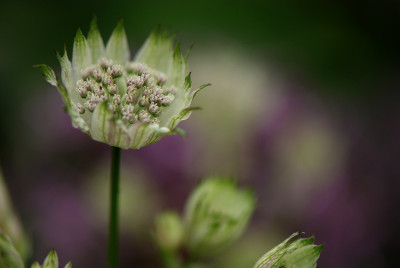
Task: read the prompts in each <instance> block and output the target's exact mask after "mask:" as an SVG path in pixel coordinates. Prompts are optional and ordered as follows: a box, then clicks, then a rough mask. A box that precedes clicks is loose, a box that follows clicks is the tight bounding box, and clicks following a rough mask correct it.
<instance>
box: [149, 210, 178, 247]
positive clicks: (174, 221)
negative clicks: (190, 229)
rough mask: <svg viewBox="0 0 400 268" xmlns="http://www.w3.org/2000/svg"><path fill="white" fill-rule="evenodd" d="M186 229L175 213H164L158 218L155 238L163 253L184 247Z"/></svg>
mask: <svg viewBox="0 0 400 268" xmlns="http://www.w3.org/2000/svg"><path fill="white" fill-rule="evenodd" d="M183 236H184V227H183V223H182V220H181V218H180V217H179V216H178V215H177V214H176V213H175V212H164V213H162V214H161V215H159V216H158V217H157V218H156V221H155V230H154V238H155V242H156V244H157V246H158V247H159V248H160V249H161V250H163V251H170V252H173V251H176V250H178V249H179V247H180V246H181V245H182V242H183Z"/></svg>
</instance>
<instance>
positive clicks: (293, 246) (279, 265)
mask: <svg viewBox="0 0 400 268" xmlns="http://www.w3.org/2000/svg"><path fill="white" fill-rule="evenodd" d="M296 236H298V233H294V234H292V235H291V236H290V237H289V238H287V239H286V240H285V241H283V242H282V243H281V244H279V245H277V246H276V247H274V248H273V249H271V250H270V251H269V252H267V253H266V254H265V255H264V256H262V257H261V258H260V259H259V260H258V262H257V263H256V264H255V265H254V268H315V267H317V260H318V258H319V255H320V254H321V251H322V249H323V248H324V246H323V245H315V244H313V242H314V238H313V237H309V238H300V239H299V238H297V239H294V237H296Z"/></svg>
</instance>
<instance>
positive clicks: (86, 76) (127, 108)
mask: <svg viewBox="0 0 400 268" xmlns="http://www.w3.org/2000/svg"><path fill="white" fill-rule="evenodd" d="M165 82H166V75H165V74H164V73H161V72H158V71H156V70H154V69H151V68H149V67H148V66H147V65H145V64H142V63H136V62H131V63H128V64H127V66H126V68H124V67H123V66H121V65H119V64H113V62H112V61H111V60H109V59H106V58H102V59H100V60H99V62H98V64H96V65H93V66H91V67H89V68H88V69H86V70H85V71H83V73H82V78H81V79H80V80H78V81H77V83H76V91H77V92H78V94H79V95H80V97H81V98H82V99H84V101H83V105H82V104H79V103H78V104H77V105H75V109H76V111H77V112H79V113H80V114H83V113H85V111H86V110H88V111H89V112H93V111H94V109H95V108H96V106H97V105H98V104H99V103H102V102H107V107H108V109H109V110H110V111H111V112H113V114H114V116H115V117H116V119H119V118H120V119H122V121H123V122H124V123H125V124H127V125H130V124H134V123H136V122H138V121H140V122H142V123H149V124H156V123H159V120H158V118H157V117H158V116H159V115H160V113H161V112H162V110H163V108H164V107H166V106H169V105H170V104H171V103H172V102H173V101H174V98H175V93H176V89H175V88H168V89H166V88H165V87H163V86H164V85H165Z"/></svg>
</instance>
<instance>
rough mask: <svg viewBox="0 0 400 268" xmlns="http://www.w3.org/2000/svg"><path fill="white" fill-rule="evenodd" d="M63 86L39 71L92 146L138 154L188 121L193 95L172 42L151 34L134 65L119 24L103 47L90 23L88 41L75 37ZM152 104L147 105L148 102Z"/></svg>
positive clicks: (46, 69) (46, 71) (44, 67)
mask: <svg viewBox="0 0 400 268" xmlns="http://www.w3.org/2000/svg"><path fill="white" fill-rule="evenodd" d="M57 57H58V60H59V61H60V64H61V81H60V80H59V79H57V77H56V75H55V73H54V71H53V70H52V69H51V68H50V67H49V66H47V65H44V64H40V65H37V66H36V67H39V68H40V69H41V71H42V74H43V76H44V77H45V79H46V80H47V81H48V82H49V83H50V84H52V85H53V86H56V87H57V89H58V90H59V92H60V93H61V96H62V98H63V101H64V103H65V108H66V111H67V112H68V114H69V115H70V117H71V119H72V124H73V126H74V127H76V128H79V129H80V130H81V131H83V132H84V133H86V134H88V135H89V136H90V137H92V138H93V139H94V140H96V141H100V142H104V143H107V144H109V145H111V146H115V147H120V148H123V149H128V148H131V149H138V148H140V147H143V146H146V145H149V144H151V143H154V142H157V141H159V140H160V139H161V138H163V137H164V136H166V135H169V134H175V133H179V132H178V131H176V129H175V128H176V126H177V125H178V124H179V122H180V121H182V120H185V119H187V118H188V117H189V116H190V113H191V110H193V108H191V107H190V105H191V103H192V100H193V98H194V97H195V95H196V93H197V92H198V91H200V90H201V89H203V88H204V87H206V86H208V85H209V84H205V85H203V86H201V87H200V88H198V89H196V90H192V89H191V85H192V82H191V78H190V72H188V66H187V56H185V57H183V56H182V54H181V51H180V45H179V44H177V45H176V47H175V49H173V38H172V37H171V36H170V35H168V34H166V33H161V32H160V31H159V29H157V30H155V31H154V32H153V33H152V34H151V35H150V37H149V38H148V39H147V41H146V43H145V44H144V45H143V47H142V48H141V49H140V50H139V52H138V54H137V55H136V57H135V58H134V60H133V61H131V60H130V50H129V46H128V41H127V37H126V34H125V30H124V27H123V24H122V21H121V22H120V23H119V24H118V25H117V27H116V28H115V30H114V32H113V34H112V35H111V37H110V39H109V40H108V43H107V45H106V46H104V43H103V39H102V37H101V34H100V32H99V30H98V27H97V19H96V17H94V18H93V20H92V23H91V26H90V30H89V34H88V38H87V39H86V38H85V36H84V35H83V34H82V32H81V30H80V29H78V32H77V34H76V37H75V42H74V46H73V53H72V62H71V61H70V60H69V59H68V55H67V52H66V50H65V51H64V55H63V56H61V55H60V54H58V53H57ZM150 100H151V101H150Z"/></svg>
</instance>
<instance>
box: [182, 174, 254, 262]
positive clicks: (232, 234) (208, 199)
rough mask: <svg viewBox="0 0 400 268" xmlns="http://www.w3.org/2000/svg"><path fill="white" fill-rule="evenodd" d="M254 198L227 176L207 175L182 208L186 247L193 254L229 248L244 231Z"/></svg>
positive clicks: (208, 253)
mask: <svg viewBox="0 0 400 268" xmlns="http://www.w3.org/2000/svg"><path fill="white" fill-rule="evenodd" d="M254 207H255V198H254V196H253V193H252V192H251V191H248V190H239V189H238V187H237V185H236V183H235V182H234V181H233V180H232V179H229V178H222V179H221V178H215V177H214V178H209V179H207V180H205V181H204V182H202V183H201V184H200V185H199V186H198V187H197V188H196V189H195V191H194V192H193V193H192V194H191V195H190V197H189V201H188V202H187V204H186V207H185V216H184V219H185V225H186V226H185V227H186V236H185V237H186V240H185V243H186V246H187V248H188V250H189V253H190V254H191V255H194V256H199V257H200V256H201V257H204V256H208V255H213V254H214V253H217V252H218V251H220V250H222V249H224V248H226V247H228V246H229V245H230V244H231V243H233V242H234V241H235V240H236V239H237V238H238V237H239V236H240V235H241V234H242V232H243V231H244V230H245V228H246V227H247V223H248V221H249V219H250V217H251V215H252V213H253V211H254Z"/></svg>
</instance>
